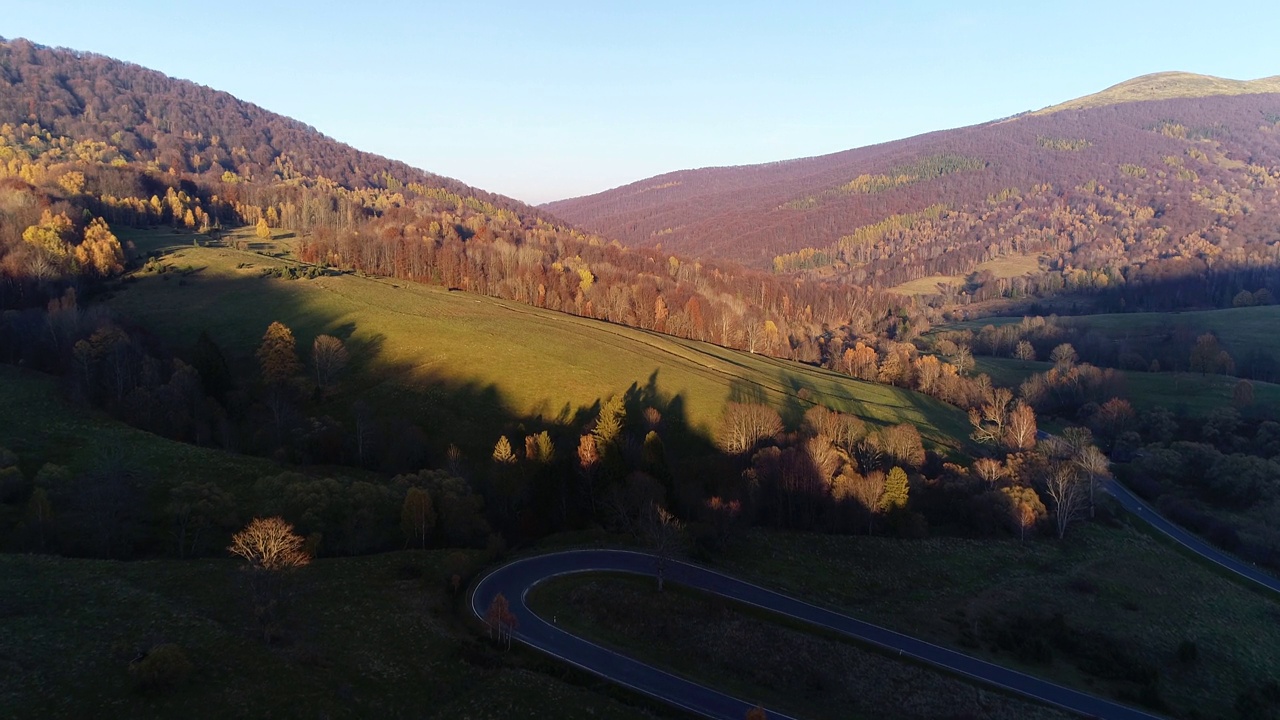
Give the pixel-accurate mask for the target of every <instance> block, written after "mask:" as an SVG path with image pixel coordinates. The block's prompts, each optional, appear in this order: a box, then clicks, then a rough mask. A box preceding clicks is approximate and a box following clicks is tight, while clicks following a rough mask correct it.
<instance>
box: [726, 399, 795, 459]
mask: <svg viewBox="0 0 1280 720" xmlns="http://www.w3.org/2000/svg"><path fill="white" fill-rule="evenodd" d="M780 432H782V418H780V417H779V416H778V411H777V410H774V409H773V408H771V407H769V406H767V405H758V404H755V403H736V402H731V403H729V404H728V405H726V406H725V409H724V415H723V416H722V417H721V419H720V431H719V433H718V438H717V440H718V444H719V445H720V448H721V449H722V450H724V451H725V452H727V453H731V454H734V455H737V454H740V453H744V452H747V451H748V450H750V449H751V448H752V447H753V446H754V445H755V444H756V443H757V442H759V441H760V440H763V439H764V438H767V437H772V436H774V435H777V434H778V433H780Z"/></svg>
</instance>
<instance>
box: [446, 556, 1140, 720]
mask: <svg viewBox="0 0 1280 720" xmlns="http://www.w3.org/2000/svg"><path fill="white" fill-rule="evenodd" d="M655 567H656V559H655V558H654V557H653V556H652V555H647V554H644V553H637V552H630V551H626V550H572V551H567V552H558V553H552V554H548V555H540V556H537V557H531V558H525V559H522V560H516V561H514V562H512V563H509V564H507V565H503V566H501V567H499V568H497V569H495V570H493V571H491V572H490V573H489V574H488V575H486V576H485V577H484V578H482V579H481V580H480V582H478V583H477V584H476V586H475V589H474V590H473V591H472V596H471V609H472V611H473V612H474V613H475V614H476V617H479V618H481V619H482V620H483V618H484V613H485V610H486V609H487V608H488V607H489V604H490V603H491V602H492V601H493V598H494V596H496V595H497V594H498V593H502V594H503V595H504V596H505V597H506V598H507V600H508V602H509V603H510V606H511V610H512V612H513V613H515V615H516V618H517V629H516V630H515V631H514V633H513V637H514V638H515V639H516V640H518V641H520V642H523V643H525V644H526V645H529V646H530V647H533V648H535V649H537V650H540V651H542V652H544V653H547V654H548V655H551V656H553V657H556V658H559V659H561V660H563V661H564V662H567V663H569V664H571V665H575V666H577V667H579V668H582V669H583V670H586V671H587V672H590V673H593V674H595V675H598V676H600V677H602V678H605V679H607V680H610V681H612V682H615V683H618V684H620V685H623V686H625V687H628V688H631V689H633V690H635V691H638V692H640V693H643V694H645V695H648V696H650V697H652V698H655V699H657V700H660V701H662V702H665V703H668V704H671V705H674V706H676V707H679V708H683V709H685V710H688V711H690V712H692V713H696V714H698V715H702V716H704V717H709V718H724V719H725V720H741V719H742V718H743V717H744V716H745V715H746V713H747V710H749V709H750V708H751V707H753V706H754V705H755V703H754V702H751V701H750V698H748V699H745V700H743V699H738V698H734V697H730V696H728V695H725V694H724V693H720V692H717V691H715V690H712V689H711V688H708V687H704V686H702V685H698V684H697V683H693V682H690V681H688V680H685V679H682V678H679V677H676V676H674V675H671V674H670V673H666V672H663V671H661V670H659V669H657V668H654V667H652V666H650V665H646V664H645V663H642V662H640V661H638V660H633V659H631V658H629V657H627V656H625V655H622V654H620V653H616V652H613V651H611V650H608V649H606V648H603V647H600V646H599V645H596V644H594V643H591V642H588V641H587V640H584V639H582V638H580V637H577V636H575V635H572V634H570V633H568V632H565V631H564V630H561V629H560V628H559V627H557V626H556V625H555V624H554V622H547V621H546V620H544V619H543V618H541V617H539V616H538V615H535V614H534V613H533V612H532V611H531V610H530V609H529V606H528V604H527V603H526V597H527V595H528V593H529V591H530V590H531V589H532V588H533V587H534V586H535V585H537V584H538V583H540V582H543V581H544V580H548V579H550V578H553V577H556V576H559V575H569V574H574V573H583V572H621V573H630V574H635V575H648V576H653V575H654V574H655ZM667 579H668V581H670V582H676V583H680V584H682V585H685V586H688V587H692V588H696V589H698V590H702V591H704V592H708V593H712V594H715V595H721V596H723V597H726V598H729V599H732V600H736V601H738V602H742V603H747V604H749V605H755V606H757V607H760V608H763V609H765V610H769V611H772V612H775V613H778V614H780V615H786V616H788V617H790V618H792V619H794V620H799V621H802V622H806V623H810V624H812V625H815V626H818V627H821V628H825V629H827V630H830V631H833V632H836V633H840V634H842V635H845V636H848V637H850V638H853V639H855V640H859V641H862V642H866V643H872V644H874V645H878V646H880V647H882V648H885V649H887V650H888V651H890V652H891V653H894V652H896V653H897V654H899V655H901V656H903V657H909V658H914V659H916V660H919V661H923V662H926V663H929V664H932V665H936V666H938V667H941V668H944V669H946V670H948V671H950V672H953V673H956V674H959V675H963V676H968V677H970V678H973V679H975V680H978V681H980V682H983V683H986V684H989V685H994V686H997V687H1000V688H1004V689H1007V690H1011V691H1013V692H1015V693H1019V694H1022V695H1025V696H1027V697H1030V698H1033V699H1036V700H1040V701H1042V702H1046V703H1049V704H1052V705H1057V706H1059V707H1062V708H1064V709H1067V710H1072V711H1075V712H1078V713H1080V714H1082V715H1086V716H1091V717H1099V718H1115V719H1116V720H1130V719H1136V718H1144V719H1150V718H1155V717H1158V716H1156V715H1151V714H1148V713H1146V712H1143V711H1141V710H1138V709H1135V708H1132V707H1129V706H1126V705H1121V704H1119V703H1116V702H1112V701H1110V700H1105V699H1103V698H1099V697H1095V696H1093V695H1088V694H1086V693H1083V692H1079V691H1077V690H1072V689H1070V688H1065V687H1062V686H1060V685H1055V684H1053V683H1050V682H1046V681H1044V680H1040V679H1038V678H1034V677H1031V676H1030V675H1024V674H1022V673H1020V672H1017V671H1016V670H1010V669H1008V668H1005V667H1001V666H999V665H995V664H992V663H989V662H985V661H983V660H979V659H977V658H973V657H970V656H968V655H965V654H963V653H960V652H956V651H954V650H948V649H947V648H943V647H940V646H937V645H933V644H931V643H927V642H925V641H923V640H918V639H916V638H913V637H910V636H907V635H903V634H901V633H897V632H894V631H892V630H887V629H885V628H882V627H879V626H877V625H872V624H870V623H866V622H863V621H861V620H857V619H854V618H851V617H849V616H847V615H842V614H840V613H837V612H834V611H831V610H827V609H825V608H820V607H818V606H816V605H810V604H809V603H806V602H804V601H802V600H797V599H796V598H793V597H789V596H787V595H783V594H781V593H777V592H773V591H772V590H766V589H765V588H762V587H759V586H757V585H752V584H751V583H748V582H745V581H742V580H738V579H736V578H733V577H730V576H728V575H725V574H723V573H719V572H716V571H714V570H710V569H708V568H704V567H701V566H698V565H692V564H689V563H683V562H670V564H669V566H668V570H667ZM553 621H554V618H553ZM768 712H769V717H770V718H783V719H786V718H788V716H787V715H784V714H782V713H779V712H776V711H773V710H769V711H768Z"/></svg>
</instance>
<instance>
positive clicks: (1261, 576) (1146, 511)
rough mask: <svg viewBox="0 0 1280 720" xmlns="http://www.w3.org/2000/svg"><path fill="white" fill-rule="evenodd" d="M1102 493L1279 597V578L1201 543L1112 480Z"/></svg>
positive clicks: (1187, 546)
mask: <svg viewBox="0 0 1280 720" xmlns="http://www.w3.org/2000/svg"><path fill="white" fill-rule="evenodd" d="M1102 489H1103V490H1104V491H1106V492H1107V493H1108V494H1109V495H1111V497H1113V498H1115V499H1116V502H1118V503H1120V506H1121V507H1123V508H1124V509H1125V510H1128V511H1129V512H1131V513H1133V514H1134V515H1137V516H1138V517H1140V518H1142V519H1143V520H1145V521H1146V522H1147V523H1148V524H1149V525H1151V526H1152V527H1154V528H1155V529H1156V530H1158V531H1160V532H1162V533H1164V534H1165V535H1167V536H1169V537H1170V538H1172V539H1173V540H1174V541H1175V542H1177V543H1178V544H1179V545H1182V546H1183V547H1185V548H1187V549H1188V550H1190V551H1191V552H1193V553H1195V554H1196V555H1199V556H1200V557H1202V558H1204V559H1205V560H1208V561H1209V562H1211V563H1214V564H1215V565H1218V566H1219V567H1222V568H1226V569H1227V570H1230V571H1231V572H1233V573H1235V574H1237V575H1239V576H1240V577H1243V578H1244V579H1246V580H1250V581H1252V582H1254V583H1257V584H1258V585H1261V586H1263V587H1265V588H1268V589H1270V590H1272V591H1274V592H1277V593H1280V578H1276V577H1275V576H1274V575H1270V574H1267V573H1265V572H1263V571H1261V570H1259V569H1258V568H1256V567H1254V566H1252V565H1250V564H1248V563H1246V562H1243V561H1241V560H1237V559H1236V558H1234V557H1231V556H1230V555H1228V554H1226V553H1224V552H1222V551H1221V550H1218V549H1217V548H1215V547H1214V546H1212V545H1210V544H1209V543H1207V542H1205V541H1204V540H1202V539H1200V537H1199V536H1197V535H1194V534H1192V533H1191V532H1189V531H1187V530H1184V529H1183V528H1182V527H1181V526H1179V525H1177V524H1175V523H1173V522H1172V521H1170V520H1169V519H1167V518H1165V517H1164V516H1163V515H1161V514H1160V513H1159V512H1158V511H1157V510H1156V509H1155V508H1153V507H1151V506H1150V505H1148V504H1147V503H1146V502H1145V501H1143V500H1142V499H1141V498H1139V497H1138V496H1137V495H1134V494H1133V491H1132V490H1130V489H1129V488H1127V487H1125V486H1124V485H1121V484H1120V483H1118V482H1116V481H1115V480H1111V479H1107V480H1104V481H1103V483H1102Z"/></svg>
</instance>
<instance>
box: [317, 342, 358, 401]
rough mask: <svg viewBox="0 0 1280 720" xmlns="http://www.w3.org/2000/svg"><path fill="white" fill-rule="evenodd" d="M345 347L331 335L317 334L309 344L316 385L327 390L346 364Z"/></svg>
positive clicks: (347, 357)
mask: <svg viewBox="0 0 1280 720" xmlns="http://www.w3.org/2000/svg"><path fill="white" fill-rule="evenodd" d="M348 359H349V356H348V355H347V348H346V346H345V345H343V344H342V341H341V340H339V339H338V338H336V337H334V336H332V335H317V336H316V339H315V341H314V342H313V343H312V344H311V367H312V369H313V370H314V371H315V373H316V387H318V388H320V389H321V390H324V391H328V390H329V389H330V388H332V387H333V385H334V384H335V383H336V382H337V379H338V375H339V374H340V373H341V372H342V369H343V368H345V367H346V366H347V360H348Z"/></svg>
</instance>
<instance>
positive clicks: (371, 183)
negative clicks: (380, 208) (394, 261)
mask: <svg viewBox="0 0 1280 720" xmlns="http://www.w3.org/2000/svg"><path fill="white" fill-rule="evenodd" d="M0 123H4V124H8V125H11V126H15V127H17V126H22V125H24V124H25V125H28V126H30V127H32V128H39V131H38V132H36V133H35V134H36V135H37V136H39V135H41V134H43V133H48V134H49V136H50V137H49V138H46V141H47V142H48V141H52V139H53V138H65V139H66V140H69V141H71V142H72V143H75V142H91V143H103V144H105V145H106V146H107V147H104V148H99V149H98V152H99V155H102V156H104V157H105V156H106V155H109V156H110V158H109V159H108V161H110V159H114V158H116V157H118V158H120V161H119V162H118V163H117V164H127V163H137V164H140V165H142V166H143V167H145V168H146V169H149V170H152V171H156V170H159V171H162V172H166V173H169V174H171V175H183V176H186V177H190V178H191V179H194V178H204V179H206V180H208V181H210V182H215V181H219V180H221V179H222V178H223V177H224V173H229V174H228V175H226V177H227V178H228V179H230V180H232V181H245V180H251V179H253V180H258V181H268V180H281V181H300V180H301V179H302V178H316V179H318V178H325V179H327V180H329V181H332V182H333V183H336V184H337V185H339V186H341V187H343V188H346V189H357V188H381V189H386V188H392V189H399V188H401V187H403V186H404V185H407V184H409V183H416V184H421V185H423V186H426V187H431V188H438V189H441V190H445V191H447V192H449V193H452V194H455V195H459V196H463V197H472V198H476V199H478V200H481V201H484V202H486V203H490V204H493V205H495V206H497V207H501V208H505V209H509V210H513V211H518V212H520V213H522V214H524V215H527V216H529V217H533V218H545V217H546V215H545V213H543V212H541V211H539V210H537V209H535V208H531V207H529V206H527V205H524V204H523V203H520V202H518V201H515V200H512V199H510V198H506V197H503V196H500V195H496V194H493V193H488V192H484V191H481V190H477V189H476V188H473V187H470V186H468V185H465V184H463V183H461V182H458V181H457V180H453V179H451V178H445V177H441V176H439V175H434V174H432V173H429V172H424V171H422V170H419V169H416V168H413V167H410V166H409V165H407V164H405V163H402V162H398V161H395V160H389V159H387V158H384V157H381V156H378V155H373V154H370V153H366V152H361V151H359V150H356V149H355V148H352V147H351V146H349V145H345V144H343V143H340V142H337V141H335V140H333V139H331V138H329V137H326V136H325V135H323V134H321V133H320V132H319V131H317V130H316V129H315V128H313V127H310V126H308V125H306V124H304V123H301V122H298V121H297V120H293V119H291V118H287V117H284V116H281V115H277V114H275V113H272V112H269V111H267V110H264V109H263V108H260V107H258V106H256V105H253V104H251V103H247V102H244V101H242V100H239V99H237V98H235V97H234V96H232V95H230V94H228V93H225V92H220V91H217V90H213V89H210V88H208V87H205V86H203V85H198V84H196V83H192V82H188V81H185V80H179V79H176V78H171V77H168V76H166V75H164V74H162V73H159V72H156V71H155V70H149V69H147V68H143V67H141V66H138V65H134V64H132V63H127V62H121V61H119V60H114V59H112V58H108V57H105V56H102V55H96V54H93V53H84V52H78V51H74V50H67V49H62V48H49V47H44V46H41V45H37V44H35V43H32V42H29V41H27V40H24V39H21V38H19V39H16V40H12V41H4V39H3V38H0ZM23 139H25V138H23ZM23 149H25V150H28V151H30V150H32V149H38V148H32V147H30V146H28V147H25V148H14V150H23ZM7 159H10V158H7ZM51 159H61V160H63V161H64V162H66V161H74V160H77V159H79V160H87V159H89V158H88V157H85V156H83V155H82V156H80V157H74V156H70V155H67V154H64V155H62V156H60V157H55V158H51ZM94 159H102V157H98V158H94Z"/></svg>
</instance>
